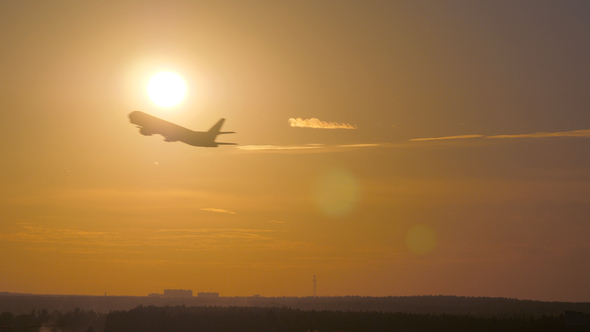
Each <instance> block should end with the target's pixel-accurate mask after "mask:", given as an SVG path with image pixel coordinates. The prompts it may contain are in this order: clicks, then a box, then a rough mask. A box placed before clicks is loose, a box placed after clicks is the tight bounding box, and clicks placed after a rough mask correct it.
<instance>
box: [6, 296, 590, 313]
mask: <svg viewBox="0 0 590 332" xmlns="http://www.w3.org/2000/svg"><path fill="white" fill-rule="evenodd" d="M140 305H143V306H158V307H163V306H178V305H185V306H187V307H192V306H218V307H229V306H236V307H265V308H273V307H289V308H293V309H301V310H306V311H310V310H316V311H322V310H331V311H383V312H408V313H415V314H451V315H470V316H478V317H488V318H489V317H492V316H496V317H498V318H499V317H515V316H521V317H529V316H531V315H532V316H535V317H536V318H538V317H541V316H543V315H547V316H559V315H560V314H563V313H564V312H565V311H568V310H569V311H578V312H590V303H589V302H585V303H572V302H543V301H530V300H517V299H507V298H489V297H460V296H388V297H365V296H341V297H263V296H260V297H219V298H202V297H189V298H153V297H147V296H143V297H141V296H137V297H135V296H55V295H54V296H50V295H14V294H10V293H0V312H3V311H9V312H12V313H14V314H24V313H29V312H31V310H34V309H38V308H46V309H47V310H49V312H53V311H55V310H59V311H62V312H68V311H73V310H74V309H75V308H82V309H85V310H94V311H97V312H104V313H107V312H109V311H111V310H130V309H133V308H135V307H137V306H140Z"/></svg>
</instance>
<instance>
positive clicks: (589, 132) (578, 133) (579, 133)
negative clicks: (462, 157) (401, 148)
mask: <svg viewBox="0 0 590 332" xmlns="http://www.w3.org/2000/svg"><path fill="white" fill-rule="evenodd" d="M549 137H589V138H590V129H584V130H571V131H560V132H553V133H548V132H538V133H534V134H516V135H492V136H484V135H458V136H443V137H426V138H412V139H410V141H412V142H424V141H440V140H457V139H468V138H483V139H509V138H549Z"/></svg>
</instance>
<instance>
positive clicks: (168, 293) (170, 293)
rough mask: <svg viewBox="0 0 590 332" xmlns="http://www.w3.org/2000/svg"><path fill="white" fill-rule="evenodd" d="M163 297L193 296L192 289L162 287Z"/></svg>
mask: <svg viewBox="0 0 590 332" xmlns="http://www.w3.org/2000/svg"><path fill="white" fill-rule="evenodd" d="M164 297H167V298H171V297H193V291H192V290H185V289H164Z"/></svg>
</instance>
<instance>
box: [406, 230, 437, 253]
mask: <svg viewBox="0 0 590 332" xmlns="http://www.w3.org/2000/svg"><path fill="white" fill-rule="evenodd" d="M436 243H437V236H436V231H435V230H434V229H433V228H432V227H430V226H426V225H415V226H413V227H412V228H410V230H409V231H408V234H407V235H406V245H407V246H408V249H410V251H411V252H413V253H415V254H417V255H426V254H429V253H430V252H431V251H432V250H434V247H436Z"/></svg>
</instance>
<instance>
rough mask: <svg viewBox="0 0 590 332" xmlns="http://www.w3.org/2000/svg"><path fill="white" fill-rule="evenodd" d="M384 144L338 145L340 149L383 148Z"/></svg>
mask: <svg viewBox="0 0 590 332" xmlns="http://www.w3.org/2000/svg"><path fill="white" fill-rule="evenodd" d="M382 145H383V144H376V143H365V144H347V145H338V146H337V147H339V148H370V147H376V146H382Z"/></svg>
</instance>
